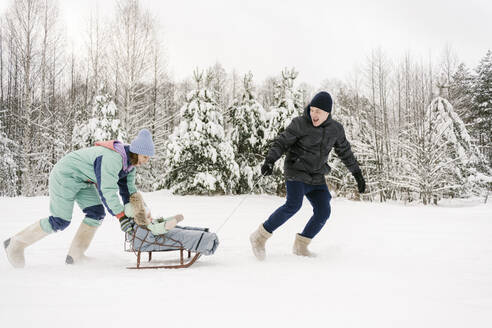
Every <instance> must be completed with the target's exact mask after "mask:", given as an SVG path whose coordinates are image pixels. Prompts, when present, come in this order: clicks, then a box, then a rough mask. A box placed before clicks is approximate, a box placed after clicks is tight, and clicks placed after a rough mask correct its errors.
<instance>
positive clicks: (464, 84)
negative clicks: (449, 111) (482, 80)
mask: <svg viewBox="0 0 492 328" xmlns="http://www.w3.org/2000/svg"><path fill="white" fill-rule="evenodd" d="M472 88H473V75H472V74H471V73H470V71H469V69H468V68H467V67H466V65H465V64H463V63H461V64H460V65H458V68H457V69H456V72H455V73H454V74H453V76H452V78H451V82H450V84H449V102H450V103H451V104H452V105H453V107H454V109H455V111H456V113H458V115H459V116H460V117H461V119H462V120H463V122H465V124H468V123H469V121H470V114H471V113H470V109H471V108H472V106H473V104H472V100H473V99H472V98H473V91H472Z"/></svg>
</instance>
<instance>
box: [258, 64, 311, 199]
mask: <svg viewBox="0 0 492 328" xmlns="http://www.w3.org/2000/svg"><path fill="white" fill-rule="evenodd" d="M298 74H299V73H298V72H296V71H295V69H293V68H292V69H290V70H289V69H284V70H283V71H282V76H281V78H280V80H278V81H277V82H276V83H275V92H274V103H275V105H274V106H273V107H271V108H270V111H269V112H268V113H267V120H268V127H267V129H266V135H265V137H266V139H267V140H269V142H270V144H271V143H272V142H273V140H274V139H275V138H276V137H277V136H278V134H279V133H282V132H283V131H284V130H285V129H286V128H287V126H289V124H290V122H291V121H292V119H293V118H294V117H297V116H299V115H302V114H303V109H304V104H303V93H302V91H300V90H298V89H297V88H295V87H294V81H295V79H296V78H297V76H298ZM267 149H268V147H267ZM264 155H266V154H264ZM284 160H285V157H282V158H280V160H278V161H277V162H276V163H275V166H274V169H273V174H272V176H270V177H267V178H266V181H269V183H268V184H265V188H266V189H267V190H269V191H270V192H274V193H276V194H284V193H285V181H284V176H283V166H284Z"/></svg>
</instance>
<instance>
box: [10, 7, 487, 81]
mask: <svg viewBox="0 0 492 328" xmlns="http://www.w3.org/2000/svg"><path fill="white" fill-rule="evenodd" d="M141 2H142V6H144V7H146V8H149V9H151V11H152V13H153V14H155V16H156V18H157V19H158V21H159V23H160V24H161V28H162V31H163V40H164V44H165V46H166V49H165V50H166V54H167V62H168V70H169V71H170V72H171V73H172V75H173V77H174V78H175V79H182V78H184V77H186V76H189V75H191V73H192V72H193V69H194V68H195V67H201V68H205V67H208V66H211V65H213V64H214V63H215V62H220V63H221V64H222V65H223V66H224V67H225V68H226V69H227V70H228V71H230V70H232V69H233V68H235V69H236V70H237V71H238V73H241V74H242V73H245V72H247V71H249V70H251V71H252V72H253V74H254V76H255V80H256V81H257V82H261V81H262V80H263V79H264V78H266V77H268V76H271V75H276V74H278V73H279V72H280V71H281V69H282V68H283V67H292V66H294V67H296V68H297V69H298V70H299V71H300V76H299V80H300V81H304V82H308V83H310V84H313V85H318V84H319V83H320V82H321V81H323V80H324V79H331V78H340V79H343V78H344V77H345V76H346V75H347V74H349V73H350V71H351V70H352V69H353V68H354V66H355V65H357V64H360V63H363V62H364V60H365V58H366V57H367V55H368V53H369V52H370V51H371V49H374V48H376V47H381V48H382V49H383V50H385V51H386V52H387V54H388V55H389V56H390V57H391V58H398V57H400V56H401V55H402V54H403V53H404V52H405V51H407V50H410V51H411V53H412V54H413V55H415V56H416V57H417V58H425V59H427V58H428V57H429V55H431V56H432V57H433V58H434V59H437V58H438V56H439V55H440V53H441V51H442V49H443V48H444V46H445V44H450V45H451V46H452V47H453V48H454V50H455V51H456V53H457V54H458V56H459V58H460V59H461V60H462V61H464V62H465V63H466V64H467V65H469V66H475V65H476V64H477V63H478V62H479V60H480V58H481V57H483V56H484V55H485V53H486V51H487V50H488V49H492V23H491V21H492V19H491V18H492V1H486V0H467V1H441V0H439V1H432V0H403V1H394V0H373V1H363V0H339V1H329V0H323V1H310V0H296V1H293V0H292V1H291V0H282V1H281V0H274V1H268V0H253V1H237V0H223V1H221V0H207V1H191V0H186V1H176V0H173V1H164V0H142V1H141ZM0 3H2V5H1V6H3V7H4V8H5V3H6V1H5V0H0ZM59 4H60V9H61V15H62V17H63V18H64V19H65V21H66V24H67V33H69V37H71V38H74V39H75V41H76V42H79V41H80V35H81V34H82V33H83V28H84V25H85V21H86V19H87V16H88V14H89V9H90V7H91V6H93V7H95V6H96V5H97V6H98V7H99V10H100V11H101V12H102V13H103V15H107V14H110V13H112V11H113V9H112V8H113V4H114V1H109V0H105V1H95V0H84V1H82V0H63V1H60V2H59ZM1 9H2V8H0V10H1ZM2 11H3V10H2Z"/></svg>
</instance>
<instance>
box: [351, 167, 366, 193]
mask: <svg viewBox="0 0 492 328" xmlns="http://www.w3.org/2000/svg"><path fill="white" fill-rule="evenodd" d="M353 175H354V178H355V181H357V189H359V194H363V193H364V192H365V191H366V181H365V180H364V177H363V176H362V171H360V170H359V171H356V172H354V173H353Z"/></svg>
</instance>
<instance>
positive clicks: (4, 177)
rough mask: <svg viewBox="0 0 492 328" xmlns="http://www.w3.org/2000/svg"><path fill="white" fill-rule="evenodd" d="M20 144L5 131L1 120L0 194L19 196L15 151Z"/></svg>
mask: <svg viewBox="0 0 492 328" xmlns="http://www.w3.org/2000/svg"><path fill="white" fill-rule="evenodd" d="M17 148H18V145H17V144H16V143H15V142H14V141H12V140H10V139H9V138H8V137H7V135H6V134H5V133H4V132H3V126H2V121H1V120H0V154H2V157H1V159H0V179H1V181H2V182H3V183H2V184H1V185H0V196H17V194H18V193H17V187H18V186H17V182H18V176H17V161H16V155H15V151H16V149H17Z"/></svg>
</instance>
